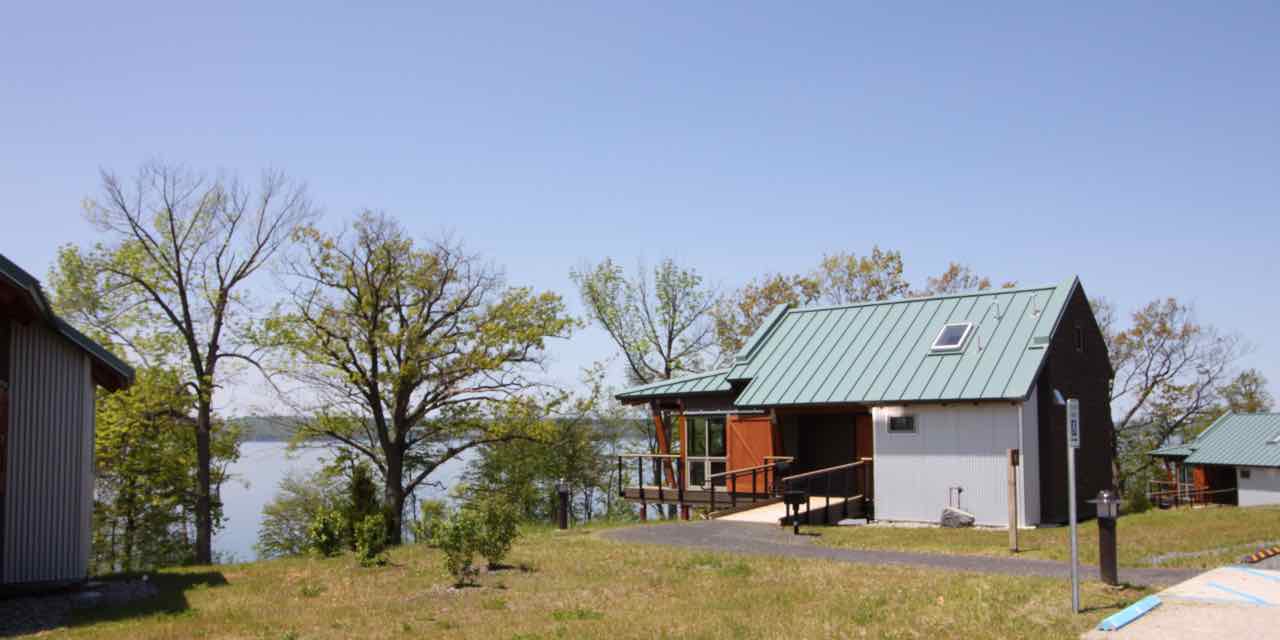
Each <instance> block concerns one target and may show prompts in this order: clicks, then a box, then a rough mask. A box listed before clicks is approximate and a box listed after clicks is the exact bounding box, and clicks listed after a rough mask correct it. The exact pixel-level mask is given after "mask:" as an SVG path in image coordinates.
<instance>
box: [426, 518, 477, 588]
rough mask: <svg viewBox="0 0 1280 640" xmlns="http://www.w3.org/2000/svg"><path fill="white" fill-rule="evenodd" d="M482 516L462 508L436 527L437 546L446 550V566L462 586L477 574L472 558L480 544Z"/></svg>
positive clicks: (455, 582) (457, 583) (458, 584)
mask: <svg viewBox="0 0 1280 640" xmlns="http://www.w3.org/2000/svg"><path fill="white" fill-rule="evenodd" d="M481 528H482V524H481V522H480V518H479V517H477V515H476V513H475V512H474V511H473V510H471V509H460V510H458V511H456V512H454V514H453V515H451V516H450V517H449V518H448V519H446V520H444V521H442V522H441V523H440V526H439V527H438V528H437V529H436V536H435V546H437V547H439V548H440V550H441V551H443V552H444V563H445V568H446V569H447V570H448V571H449V574H450V575H452V576H453V579H454V584H455V585H457V586H462V585H465V584H467V583H468V582H470V580H471V577H472V576H473V575H475V568H474V567H473V566H472V559H473V557H474V556H475V553H476V550H477V547H478V546H479V539H480V530H481Z"/></svg>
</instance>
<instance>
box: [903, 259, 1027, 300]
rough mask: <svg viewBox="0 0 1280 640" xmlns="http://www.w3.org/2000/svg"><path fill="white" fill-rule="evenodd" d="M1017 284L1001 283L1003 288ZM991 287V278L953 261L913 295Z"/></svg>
mask: <svg viewBox="0 0 1280 640" xmlns="http://www.w3.org/2000/svg"><path fill="white" fill-rule="evenodd" d="M1016 286H1018V283H1016V282H1012V281H1010V282H1004V283H1002V284H1001V285H1000V287H1001V288H1002V289H1009V288H1012V287H1016ZM990 288H991V279H990V278H987V277H985V276H979V275H977V274H976V273H974V272H973V269H971V268H970V267H969V266H968V265H964V264H960V263H958V262H952V263H950V264H948V265H947V270H946V271H943V272H942V273H941V274H940V275H938V276H936V277H935V276H929V279H928V280H926V281H925V286H924V288H922V289H920V290H919V291H915V292H913V293H912V294H911V295H913V296H916V297H922V298H923V297H929V296H942V295H948V294H953V293H964V292H966V291H982V290H984V289H990Z"/></svg>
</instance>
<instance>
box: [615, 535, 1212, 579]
mask: <svg viewBox="0 0 1280 640" xmlns="http://www.w3.org/2000/svg"><path fill="white" fill-rule="evenodd" d="M809 531H813V528H809ZM804 532H805V529H804V528H802V529H801V535H798V536H797V535H793V534H792V533H791V529H790V528H789V527H788V528H783V527H779V526H777V525H768V524H757V523H750V522H725V521H722V520H705V521H700V522H688V523H679V524H669V525H661V526H637V527H625V528H621V529H611V530H608V531H605V532H603V534H602V535H604V536H605V537H607V538H610V539H612V540H618V541H620V542H633V543H640V544H660V545H668V546H677V547H689V548H694V549H706V550H709V551H727V552H731V553H746V554H753V555H773V556H785V557H791V558H815V559H819V560H834V561H837V562H852V563H859V564H875V565H905V566H912V567H922V568H926V569H944V570H950V571H970V572H976V573H996V574H1004V575H1012V576H1043V577H1050V578H1070V577H1071V567H1070V565H1069V564H1067V563H1065V562H1054V561H1052V560H1031V559H1020V558H995V557H984V556H961V555H944V554H938V553H907V552H901V551H857V550H853V549H833V548H830V547H823V546H819V545H816V544H814V543H813V539H814V538H813V536H811V535H804ZM1198 573H1199V571H1197V570H1195V569H1127V568H1121V569H1120V580H1121V581H1122V582H1128V583H1130V584H1144V585H1168V584H1173V583H1176V582H1181V581H1183V580H1186V579H1188V578H1191V577H1193V576H1195V575H1196V574H1198ZM1080 576H1081V578H1082V579H1084V580H1097V579H1098V571H1097V567H1095V566H1086V565H1082V566H1081V567H1080Z"/></svg>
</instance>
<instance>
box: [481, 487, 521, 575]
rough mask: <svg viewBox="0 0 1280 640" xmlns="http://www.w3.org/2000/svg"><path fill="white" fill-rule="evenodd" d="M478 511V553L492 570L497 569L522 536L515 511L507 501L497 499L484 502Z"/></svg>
mask: <svg viewBox="0 0 1280 640" xmlns="http://www.w3.org/2000/svg"><path fill="white" fill-rule="evenodd" d="M478 509H479V512H480V524H481V527H480V538H479V540H477V547H476V551H478V552H479V553H480V555H481V556H482V557H483V558H484V559H485V561H486V562H488V565H489V568H490V569H496V568H497V567H498V566H499V565H500V564H501V563H502V560H503V559H504V558H506V557H507V554H508V553H510V552H511V545H512V544H514V543H515V541H516V537H517V536H519V535H520V531H519V528H518V526H517V524H518V523H517V522H516V515H515V509H514V508H512V506H511V504H510V503H508V502H507V501H505V500H497V499H491V500H486V501H484V502H482V503H481V504H480V505H479V507H478Z"/></svg>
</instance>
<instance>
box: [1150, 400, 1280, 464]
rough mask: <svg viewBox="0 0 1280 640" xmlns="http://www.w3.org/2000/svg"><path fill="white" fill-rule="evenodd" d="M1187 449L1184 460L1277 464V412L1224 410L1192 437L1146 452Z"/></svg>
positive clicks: (1279, 424)
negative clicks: (1192, 438)
mask: <svg viewBox="0 0 1280 640" xmlns="http://www.w3.org/2000/svg"><path fill="white" fill-rule="evenodd" d="M1178 448H1183V449H1187V450H1189V454H1188V455H1187V458H1186V460H1184V462H1185V463H1186V464H1224V465H1235V466H1242V467H1280V413H1228V414H1226V415H1223V416H1222V417H1221V418H1218V419H1217V420H1214V421H1213V424H1211V425H1209V428H1207V429H1205V430H1204V432H1202V433H1201V434H1200V436H1199V437H1197V438H1196V439H1195V440H1192V441H1191V442H1188V443H1186V444H1184V445H1180V446H1178V447H1165V448H1163V449H1156V450H1155V451H1152V452H1151V454H1150V455H1175V454H1171V453H1164V452H1165V451H1167V450H1172V449H1178Z"/></svg>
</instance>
